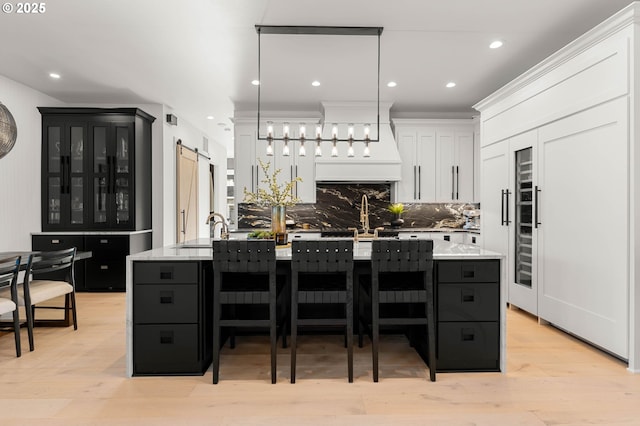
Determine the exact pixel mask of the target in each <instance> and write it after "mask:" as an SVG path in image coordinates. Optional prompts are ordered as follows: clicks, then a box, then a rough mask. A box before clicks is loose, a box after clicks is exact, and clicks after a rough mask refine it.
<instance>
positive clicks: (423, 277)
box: [358, 240, 436, 382]
mask: <svg viewBox="0 0 640 426" xmlns="http://www.w3.org/2000/svg"><path fill="white" fill-rule="evenodd" d="M433 287H434V285H433V241H432V240H374V241H373V242H372V244H371V285H370V287H369V285H368V283H366V282H361V283H360V295H359V298H358V313H359V315H358V317H359V318H360V327H359V333H358V337H359V344H360V346H362V330H363V328H364V327H366V325H367V324H365V322H368V321H367V318H365V317H364V313H363V312H364V306H363V304H364V299H365V298H367V299H370V300H371V317H370V320H371V329H370V332H371V335H372V338H371V341H372V344H371V351H372V356H373V381H374V382H377V381H378V347H379V340H380V326H381V325H383V326H384V325H389V326H406V325H418V326H425V325H426V328H425V329H424V331H426V333H427V340H428V341H427V355H426V357H427V359H428V364H429V378H430V380H431V381H432V382H434V381H435V380H436V338H435V314H434V289H433ZM381 305H383V306H384V307H385V310H384V311H385V312H384V314H383V315H381V314H380V311H381ZM394 305H395V306H394ZM419 334H422V333H419ZM420 337H421V336H418V338H420ZM420 343H421V342H420V341H415V342H412V346H414V347H416V349H418V348H419V346H421V345H420ZM423 358H424V357H423Z"/></svg>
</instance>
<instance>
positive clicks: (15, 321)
mask: <svg viewBox="0 0 640 426" xmlns="http://www.w3.org/2000/svg"><path fill="white" fill-rule="evenodd" d="M14 290H15V287H14ZM13 334H15V340H16V357H18V358H20V356H21V355H22V348H21V346H20V318H19V317H18V307H16V310H15V311H13ZM32 350H33V349H32Z"/></svg>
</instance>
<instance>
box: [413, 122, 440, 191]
mask: <svg viewBox="0 0 640 426" xmlns="http://www.w3.org/2000/svg"><path fill="white" fill-rule="evenodd" d="M416 158H417V166H418V167H417V168H418V170H417V171H418V175H417V180H416V181H417V183H418V191H417V192H418V200H419V201H420V202H422V203H429V202H433V201H436V131H435V130H433V129H421V130H420V131H418V142H417V144H416Z"/></svg>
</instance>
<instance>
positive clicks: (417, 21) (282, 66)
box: [0, 0, 630, 146]
mask: <svg viewBox="0 0 640 426" xmlns="http://www.w3.org/2000/svg"><path fill="white" fill-rule="evenodd" d="M629 3H630V0H535V1H531V0H393V1H392V0H183V1H178V0H174V1H168V0H108V1H107V0H55V1H49V2H46V12H45V13H43V14H40V15H18V14H16V13H15V12H14V13H12V14H7V13H1V14H0V40H2V43H1V44H0V74H1V75H4V76H6V77H8V78H10V79H12V80H15V81H18V82H21V83H23V84H25V85H27V86H30V87H33V88H34V89H37V90H39V91H41V92H44V93H46V94H48V95H50V96H53V97H55V98H58V99H60V100H62V101H64V102H69V103H105V104H130V103H162V104H165V105H167V106H169V107H171V108H173V109H175V111H176V115H178V118H179V119H183V120H187V121H189V122H190V123H192V124H193V125H195V126H196V127H198V128H200V129H202V130H203V131H206V132H208V133H209V134H210V135H211V136H212V137H213V138H214V139H216V140H218V141H220V142H222V143H225V144H227V145H228V146H230V145H231V143H232V142H231V140H232V139H231V138H232V133H233V132H232V131H224V128H225V127H226V128H232V124H231V120H230V118H231V117H232V116H233V114H234V108H235V109H240V110H255V109H256V105H257V102H256V98H257V88H256V87H255V86H252V85H251V84H250V82H251V80H253V79H255V78H257V75H258V67H257V64H258V60H257V56H258V55H257V53H258V43H257V41H258V36H257V34H256V31H255V28H254V26H255V25H256V24H261V25H333V26H380V27H384V31H383V33H382V37H381V69H380V77H381V87H380V98H381V100H382V101H390V102H393V107H392V112H393V114H394V115H404V116H425V115H426V114H428V113H435V112H440V113H451V115H455V114H469V115H470V114H471V113H472V108H471V105H473V104H474V103H476V102H477V101H479V100H481V99H482V98H484V97H486V96H487V95H489V94H491V93H492V92H493V91H495V90H496V89H498V88H499V87H501V86H502V85H504V84H505V83H507V82H509V81H510V80H512V79H513V78H514V77H516V76H518V75H519V74H521V73H522V72H524V71H526V70H527V69H528V68H530V67H531V66H533V65H535V64H536V63H538V62H539V61H541V60H542V59H544V58H545V57H547V56H548V55H550V54H551V53H553V52H555V51H556V50H558V49H559V48H561V47H563V46H564V45H566V44H567V43H569V42H570V41H572V40H573V39H575V38H576V37H578V36H579V35H581V34H582V33H584V32H585V31H587V30H589V29H590V28H592V27H594V26H595V25H597V24H598V23H600V22H602V21H603V20H605V19H606V18H608V17H609V16H611V15H613V14H614V13H615V12H617V11H619V10H620V9H622V8H623V7H625V6H626V5H628V4H629ZM308 37H309V36H286V37H283V36H276V35H263V36H262V37H261V45H262V49H261V50H262V75H261V77H262V81H263V84H262V89H261V90H262V92H263V93H262V95H263V102H264V104H267V103H268V104H272V105H274V106H277V107H281V108H292V107H294V106H295V108H301V109H316V110H317V109H319V104H318V102H319V101H320V100H326V101H335V100H369V99H375V90H376V80H375V78H376V76H377V70H376V56H377V46H376V44H375V43H376V38H375V37H344V36H322V38H321V40H315V39H311V38H308ZM494 39H500V40H503V41H504V46H503V47H502V48H501V49H497V50H491V49H489V48H488V45H489V43H490V42H491V41H493V40H494ZM293 42H296V43H299V42H300V43H307V42H309V44H308V45H306V44H303V45H302V46H298V47H294V46H292V45H291V43H293ZM296 49H298V50H296ZM53 71H55V72H58V73H60V74H61V75H62V78H61V79H59V80H52V79H51V78H49V76H48V74H49V73H50V72H53ZM313 79H318V80H320V81H321V82H322V85H321V86H320V87H318V88H312V87H311V86H310V85H309V83H310V82H311V81H312V80H313ZM389 80H394V81H397V83H398V86H397V87H395V88H393V89H391V88H388V87H387V86H386V82H387V81H389ZM448 81H455V82H456V83H457V86H456V87H455V88H453V89H446V88H445V84H446V83H447V82H448ZM0 101H2V94H1V93H0ZM208 115H213V116H215V119H214V120H207V119H206V117H207V116H208Z"/></svg>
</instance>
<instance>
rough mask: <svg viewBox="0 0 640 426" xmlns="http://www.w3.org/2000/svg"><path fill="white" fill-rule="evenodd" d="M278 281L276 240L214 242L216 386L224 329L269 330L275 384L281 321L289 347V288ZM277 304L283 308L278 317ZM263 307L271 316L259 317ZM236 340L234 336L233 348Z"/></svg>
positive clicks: (214, 370)
mask: <svg viewBox="0 0 640 426" xmlns="http://www.w3.org/2000/svg"><path fill="white" fill-rule="evenodd" d="M276 278H277V277H276V243H275V241H274V240H256V241H249V240H216V241H213V383H214V384H216V383H218V380H219V370H220V346H221V340H222V339H221V334H222V331H221V330H222V327H231V328H235V327H268V328H269V337H270V340H271V383H276V352H277V346H276V345H277V340H278V330H277V325H278V320H279V319H280V324H281V334H282V335H283V346H286V340H285V332H284V330H285V327H286V316H287V309H286V304H287V298H286V297H285V295H287V291H286V285H285V284H282V285H278V283H277V279H276ZM278 304H280V305H281V309H280V312H281V313H280V316H279V317H278V312H277V305H278ZM260 305H261V307H260ZM264 307H268V315H263V316H258V315H257V314H258V313H260V312H259V311H260V309H261V308H262V309H264ZM236 308H238V310H239V311H241V312H238V311H237V310H236ZM247 308H248V309H247ZM238 313H239V314H240V315H238ZM233 339H234V336H233V335H232V337H231V340H232V347H234V342H233Z"/></svg>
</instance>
